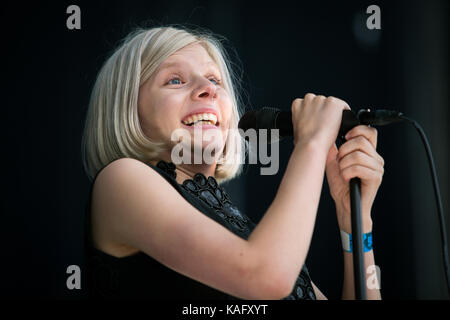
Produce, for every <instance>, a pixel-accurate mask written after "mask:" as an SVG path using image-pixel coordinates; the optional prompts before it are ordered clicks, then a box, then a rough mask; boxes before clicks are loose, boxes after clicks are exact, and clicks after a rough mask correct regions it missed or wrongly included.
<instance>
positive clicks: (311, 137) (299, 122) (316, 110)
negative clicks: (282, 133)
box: [292, 93, 350, 152]
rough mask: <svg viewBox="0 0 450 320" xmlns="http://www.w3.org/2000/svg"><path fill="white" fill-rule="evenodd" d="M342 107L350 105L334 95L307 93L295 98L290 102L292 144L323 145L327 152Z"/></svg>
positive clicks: (335, 134) (336, 129) (339, 122)
mask: <svg viewBox="0 0 450 320" xmlns="http://www.w3.org/2000/svg"><path fill="white" fill-rule="evenodd" d="M344 109H347V110H350V107H349V106H348V104H347V103H346V102H345V101H343V100H341V99H338V98H335V97H325V96H320V95H319V96H316V95H314V94H312V93H308V94H306V95H305V98H304V99H295V100H294V101H293V102H292V125H293V128H294V145H301V144H303V143H312V144H314V145H320V146H323V147H324V152H327V151H328V149H329V148H330V146H331V145H332V144H333V142H334V141H335V140H336V137H337V135H338V131H339V127H340V124H341V119H342V110H344Z"/></svg>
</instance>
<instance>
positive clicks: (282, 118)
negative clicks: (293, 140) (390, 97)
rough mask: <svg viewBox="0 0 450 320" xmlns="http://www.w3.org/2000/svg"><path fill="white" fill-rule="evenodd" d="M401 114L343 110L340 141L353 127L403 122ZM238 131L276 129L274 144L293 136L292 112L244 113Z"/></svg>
mask: <svg viewBox="0 0 450 320" xmlns="http://www.w3.org/2000/svg"><path fill="white" fill-rule="evenodd" d="M402 116H403V114H402V113H401V112H398V111H393V110H371V109H361V110H359V111H358V113H357V114H355V113H354V112H353V111H352V110H343V113H342V122H341V127H340V129H339V135H338V137H340V138H341V139H343V140H345V139H344V136H345V134H346V133H347V132H348V131H350V130H351V129H352V128H353V127H355V126H357V125H360V124H363V125H375V126H383V125H387V124H390V123H394V122H399V121H403V120H404V119H403V118H402ZM238 127H239V129H242V130H244V131H247V130H248V129H255V130H258V129H267V130H268V134H270V129H278V130H279V132H278V137H273V136H271V137H270V139H269V141H270V142H269V143H273V142H276V141H278V140H280V139H283V138H285V137H290V136H292V135H293V134H294V128H293V125H292V111H283V110H280V109H276V108H269V107H264V108H261V109H254V110H250V111H248V112H246V113H245V114H244V115H243V116H242V117H241V119H240V120H239V125H238Z"/></svg>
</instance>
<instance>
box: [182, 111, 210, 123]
mask: <svg viewBox="0 0 450 320" xmlns="http://www.w3.org/2000/svg"><path fill="white" fill-rule="evenodd" d="M201 120H203V121H205V122H209V123H211V124H213V125H215V124H216V123H217V117H216V116H215V115H214V114H212V113H199V114H195V115H193V116H190V117H189V118H187V119H185V120H183V123H184V124H186V125H189V124H193V123H194V124H195V122H197V121H201ZM200 124H201V123H200Z"/></svg>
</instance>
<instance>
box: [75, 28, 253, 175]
mask: <svg viewBox="0 0 450 320" xmlns="http://www.w3.org/2000/svg"><path fill="white" fill-rule="evenodd" d="M194 43H198V44H201V45H202V46H203V47H204V48H205V49H206V51H207V52H208V54H209V55H210V56H211V59H212V60H213V61H214V62H215V63H216V64H217V66H218V67H219V70H220V72H221V75H222V79H223V84H224V88H225V90H226V91H227V92H228V94H229V96H230V98H231V102H232V109H233V110H232V113H231V119H230V128H229V129H234V130H229V131H228V132H229V134H228V136H227V141H226V144H225V148H224V150H223V153H222V155H221V157H220V158H219V160H218V161H217V165H216V171H215V174H214V176H215V178H216V179H217V181H218V182H219V183H221V182H224V181H226V180H229V179H232V178H234V177H236V176H237V175H239V174H240V173H241V171H242V165H243V163H244V158H245V150H246V148H245V145H246V143H245V141H244V140H243V139H242V138H241V137H240V136H239V135H238V134H237V128H238V122H239V119H240V117H241V115H242V112H243V108H241V106H240V103H241V101H240V95H239V94H238V90H237V88H238V87H239V86H240V82H239V79H238V78H237V75H236V74H235V73H234V72H233V70H232V68H231V62H230V61H229V58H228V55H227V53H226V51H225V49H224V47H223V45H222V43H221V39H220V38H218V37H217V36H215V35H212V33H211V32H209V31H205V30H201V31H198V30H189V29H187V28H186V27H180V26H177V27H174V26H166V27H154V28H150V29H143V28H138V29H136V30H135V31H133V32H131V33H130V34H129V35H128V36H126V37H125V39H124V40H122V42H121V44H120V45H119V47H118V48H117V49H116V50H115V51H114V52H113V54H112V55H111V56H110V57H109V58H108V59H107V60H106V62H105V63H104V64H103V66H102V68H101V69H100V71H99V74H98V76H97V79H96V81H95V84H94V87H93V89H92V93H91V97H90V101H89V106H88V111H87V115H86V122H85V126H84V131H83V136H82V142H81V145H82V146H81V149H82V150H81V156H82V162H83V166H84V170H85V171H86V173H87V175H88V177H89V179H90V181H91V182H93V180H94V179H95V177H96V175H97V174H98V173H99V172H100V170H101V169H102V168H103V167H105V166H107V165H108V164H109V163H111V162H112V161H114V160H116V159H119V158H125V157H127V158H134V159H137V160H140V161H142V162H145V163H146V162H148V161H150V160H157V159H158V155H159V154H160V152H161V151H162V150H165V147H164V146H163V144H162V142H157V141H151V140H150V139H149V138H148V137H147V136H146V135H145V134H144V132H143V131H142V129H141V125H140V122H139V116H138V94H139V88H140V86H141V85H142V84H143V83H144V82H145V81H146V80H147V79H148V78H150V77H151V76H152V75H153V74H154V73H155V71H156V70H157V68H158V67H159V65H160V64H161V63H162V62H163V61H164V60H165V59H166V58H167V57H169V56H170V55H172V54H173V53H175V52H177V51H178V50H180V49H182V48H183V47H185V46H187V45H190V44H194ZM239 88H240V87H239Z"/></svg>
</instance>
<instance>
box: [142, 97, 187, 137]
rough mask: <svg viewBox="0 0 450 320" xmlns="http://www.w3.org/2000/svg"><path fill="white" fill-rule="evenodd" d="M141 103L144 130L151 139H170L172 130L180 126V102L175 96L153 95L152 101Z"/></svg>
mask: <svg viewBox="0 0 450 320" xmlns="http://www.w3.org/2000/svg"><path fill="white" fill-rule="evenodd" d="M146 102H147V103H142V104H141V105H140V116H141V114H142V115H143V118H141V123H144V128H145V129H144V128H143V129H144V132H145V134H146V135H147V136H148V137H149V138H151V139H157V140H167V139H170V136H171V134H172V131H173V130H174V129H176V128H178V127H179V109H178V108H177V106H178V105H180V103H179V102H178V101H177V99H176V98H175V97H173V96H172V97H171V96H157V95H153V99H152V100H151V101H146Z"/></svg>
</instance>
